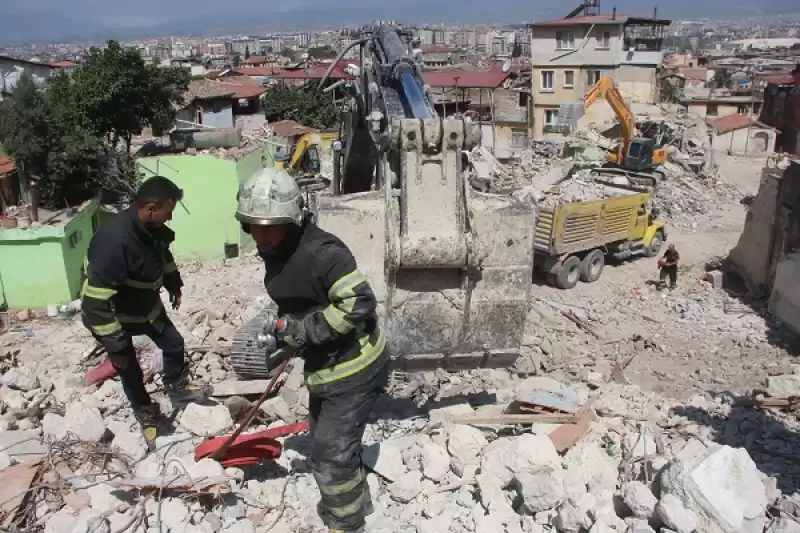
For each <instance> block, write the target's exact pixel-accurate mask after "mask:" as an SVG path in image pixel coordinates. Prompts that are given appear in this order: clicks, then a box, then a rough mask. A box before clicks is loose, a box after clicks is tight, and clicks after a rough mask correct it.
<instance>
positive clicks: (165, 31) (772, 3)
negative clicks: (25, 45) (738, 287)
mask: <svg viewBox="0 0 800 533" xmlns="http://www.w3.org/2000/svg"><path fill="white" fill-rule="evenodd" d="M386 1H387V3H388V0H386ZM172 2H174V3H175V4H176V5H177V4H178V3H180V2H179V0H178V1H176V0H172ZM64 3H65V4H67V3H68V0H65V1H64ZM305 3H306V4H309V3H313V5H314V6H315V7H302V4H301V3H300V2H297V3H294V4H288V5H289V6H295V7H287V6H283V7H282V8H281V7H264V6H265V3H263V2H260V1H259V2H255V0H236V1H235V2H232V4H234V6H232V7H230V8H227V7H226V9H225V10H224V11H221V12H217V13H214V12H208V13H205V14H196V15H195V14H193V13H197V10H194V11H192V10H190V9H186V10H184V11H183V12H184V13H185V15H184V16H182V17H180V18H177V19H173V20H167V21H165V22H164V23H162V24H157V25H152V26H139V27H115V26H113V25H111V26H109V25H101V24H98V23H92V22H87V21H86V20H84V19H80V18H78V16H77V15H70V16H66V15H59V14H55V13H34V12H28V13H22V12H17V13H4V12H3V10H2V9H0V20H2V21H3V25H2V32H0V40H2V41H34V42H70V41H87V40H90V41H104V40H107V39H112V38H113V39H121V40H125V39H139V38H146V37H154V36H167V35H213V34H218V35H219V34H237V33H260V32H267V31H293V30H299V29H308V30H316V29H325V28H328V29H332V28H337V27H341V26H360V25H362V24H367V23H370V22H371V21H373V20H375V19H381V20H387V19H396V20H399V21H401V22H403V23H406V24H419V23H431V24H433V23H454V24H455V23H462V24H489V23H515V24H520V23H522V22H530V21H533V20H536V19H542V18H558V17H560V16H563V15H565V14H566V13H567V12H568V11H570V10H571V8H572V7H573V4H578V3H579V0H572V1H571V2H568V3H562V2H543V1H540V2H533V1H531V0H524V1H523V0H493V1H492V2H490V3H486V2H478V1H476V0H466V1H465V0H439V2H438V3H437V2H431V1H429V0H426V1H424V2H423V1H421V0H404V1H402V2H396V1H394V2H391V4H389V5H387V6H385V5H380V4H381V3H382V2H381V1H376V0H371V1H370V0H336V1H335V2H334V1H332V0H311V1H307V2H305ZM110 4H111V3H109V5H110ZM248 4H251V5H253V4H254V7H251V8H248V7H247V5H248ZM298 4H300V5H298ZM342 4H345V5H346V6H347V7H344V6H343V5H342ZM655 4H656V2H653V3H650V2H646V3H644V4H643V3H642V2H640V1H638V0H615V1H614V2H613V4H612V3H611V2H609V1H604V2H603V7H604V11H607V10H610V9H611V7H612V5H616V7H617V9H618V12H620V13H625V14H636V15H641V16H651V15H652V13H653V7H652V6H653V5H655ZM267 5H269V4H267ZM193 7H198V6H197V5H195V6H193ZM113 9H118V8H111V7H110V8H109V13H104V16H106V18H109V17H112V16H113V15H114V13H113V12H112V11H113ZM172 11H174V10H172ZM792 12H800V5H798V4H797V0H763V1H762V5H761V6H759V7H754V5H753V4H752V3H751V2H749V0H703V1H697V0H670V2H658V16H659V17H663V18H673V19H676V18H683V19H687V18H709V19H711V20H721V19H723V18H745V17H754V16H759V15H761V14H763V15H777V14H787V13H792Z"/></svg>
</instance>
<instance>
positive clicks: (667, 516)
mask: <svg viewBox="0 0 800 533" xmlns="http://www.w3.org/2000/svg"><path fill="white" fill-rule="evenodd" d="M655 512H656V515H657V516H658V517H659V518H660V519H661V521H662V522H663V523H664V524H666V525H667V526H668V527H670V528H672V529H673V530H675V531H676V532H677V533H692V532H693V531H695V530H696V529H697V515H696V514H695V513H694V511H691V510H689V509H687V508H686V507H684V506H683V503H681V501H680V500H679V499H678V498H677V497H676V496H673V495H672V494H665V495H664V496H662V497H661V500H660V501H659V502H658V504H657V505H656V508H655Z"/></svg>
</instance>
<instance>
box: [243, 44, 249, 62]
mask: <svg viewBox="0 0 800 533" xmlns="http://www.w3.org/2000/svg"><path fill="white" fill-rule="evenodd" d="M244 58H245V60H247V59H250V47H249V46H245V47H244Z"/></svg>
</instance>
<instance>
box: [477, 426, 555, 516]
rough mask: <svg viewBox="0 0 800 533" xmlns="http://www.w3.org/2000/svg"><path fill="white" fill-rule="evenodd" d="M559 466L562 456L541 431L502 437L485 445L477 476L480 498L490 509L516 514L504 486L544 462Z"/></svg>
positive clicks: (535, 469)
mask: <svg viewBox="0 0 800 533" xmlns="http://www.w3.org/2000/svg"><path fill="white" fill-rule="evenodd" d="M547 465H549V466H552V467H554V468H559V467H560V465H561V458H560V457H559V456H558V453H556V449H555V448H554V447H553V443H552V441H551V440H550V439H549V438H548V437H546V436H542V435H530V434H524V435H520V436H519V437H515V438H502V439H497V440H496V441H494V442H492V443H491V444H489V446H487V447H486V450H485V453H484V456H483V460H482V462H481V473H480V474H478V476H477V482H478V487H479V488H480V493H481V502H482V503H483V506H484V508H485V509H486V510H487V511H489V512H490V513H493V512H496V513H498V514H502V515H504V516H505V515H508V514H513V509H512V508H511V505H510V502H509V501H508V498H507V496H506V494H505V493H504V492H503V491H504V489H506V488H508V487H509V485H511V482H512V481H513V480H514V479H515V476H518V475H520V474H523V473H534V472H536V471H537V469H538V468H539V467H541V466H547Z"/></svg>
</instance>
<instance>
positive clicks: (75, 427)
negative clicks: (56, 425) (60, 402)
mask: <svg viewBox="0 0 800 533" xmlns="http://www.w3.org/2000/svg"><path fill="white" fill-rule="evenodd" d="M64 431H65V432H66V434H70V433H71V434H73V435H75V436H76V437H78V438H79V439H81V440H84V441H89V442H100V441H101V440H103V437H105V435H106V424H105V421H104V420H103V416H102V415H101V414H100V410H99V409H98V408H97V407H93V406H90V405H88V404H87V403H85V402H84V401H78V402H73V403H71V404H69V405H68V406H67V412H66V415H65V416H64Z"/></svg>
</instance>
